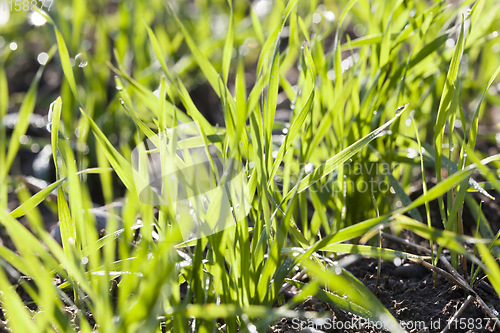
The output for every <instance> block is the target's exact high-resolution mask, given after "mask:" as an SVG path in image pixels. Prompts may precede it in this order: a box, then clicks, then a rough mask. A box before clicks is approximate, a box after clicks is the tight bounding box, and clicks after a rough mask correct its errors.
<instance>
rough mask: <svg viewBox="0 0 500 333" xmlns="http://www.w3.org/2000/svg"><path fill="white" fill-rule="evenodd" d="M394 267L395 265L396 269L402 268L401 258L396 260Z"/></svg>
mask: <svg viewBox="0 0 500 333" xmlns="http://www.w3.org/2000/svg"><path fill="white" fill-rule="evenodd" d="M394 265H395V266H396V267H399V266H401V258H400V257H396V258H394Z"/></svg>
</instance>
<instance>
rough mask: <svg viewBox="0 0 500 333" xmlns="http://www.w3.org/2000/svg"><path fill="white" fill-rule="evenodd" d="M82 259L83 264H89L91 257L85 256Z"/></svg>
mask: <svg viewBox="0 0 500 333" xmlns="http://www.w3.org/2000/svg"><path fill="white" fill-rule="evenodd" d="M80 261H81V262H82V265H87V264H88V263H89V258H87V257H83V258H82V260H80Z"/></svg>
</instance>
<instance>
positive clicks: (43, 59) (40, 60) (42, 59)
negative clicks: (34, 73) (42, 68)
mask: <svg viewBox="0 0 500 333" xmlns="http://www.w3.org/2000/svg"><path fill="white" fill-rule="evenodd" d="M36 59H37V60H38V63H39V64H40V65H45V64H46V63H47V61H48V60H49V55H48V54H47V53H45V52H42V53H40V54H39V55H38V57H37V58H36Z"/></svg>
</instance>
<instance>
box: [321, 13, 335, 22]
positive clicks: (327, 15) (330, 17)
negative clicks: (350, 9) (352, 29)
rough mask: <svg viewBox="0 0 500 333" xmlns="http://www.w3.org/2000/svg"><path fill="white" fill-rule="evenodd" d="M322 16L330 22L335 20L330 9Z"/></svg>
mask: <svg viewBox="0 0 500 333" xmlns="http://www.w3.org/2000/svg"><path fill="white" fill-rule="evenodd" d="M323 16H324V17H325V18H326V19H327V20H328V21H330V22H333V21H334V20H335V14H334V13H333V12H332V11H331V10H328V11H326V12H325V13H324V14H323Z"/></svg>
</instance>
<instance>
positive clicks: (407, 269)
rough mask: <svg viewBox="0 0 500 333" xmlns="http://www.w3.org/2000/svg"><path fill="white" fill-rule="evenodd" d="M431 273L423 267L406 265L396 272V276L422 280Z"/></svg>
mask: <svg viewBox="0 0 500 333" xmlns="http://www.w3.org/2000/svg"><path fill="white" fill-rule="evenodd" d="M428 273H429V271H428V270H427V268H425V267H424V266H421V265H412V264H404V265H403V266H399V267H398V268H396V269H395V270H394V275H395V276H397V277H400V278H404V279H413V278H415V279H422V278H423V277H425V276H426V275H427V274H428Z"/></svg>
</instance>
